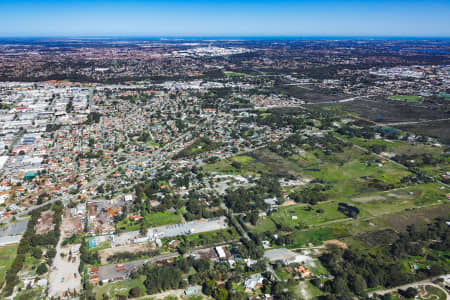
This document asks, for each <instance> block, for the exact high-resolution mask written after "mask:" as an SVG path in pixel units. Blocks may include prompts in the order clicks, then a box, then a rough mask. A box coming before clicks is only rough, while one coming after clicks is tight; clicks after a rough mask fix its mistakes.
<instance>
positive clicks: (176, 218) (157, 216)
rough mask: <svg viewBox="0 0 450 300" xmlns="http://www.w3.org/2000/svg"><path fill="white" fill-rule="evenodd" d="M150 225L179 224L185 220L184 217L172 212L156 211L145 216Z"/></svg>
mask: <svg viewBox="0 0 450 300" xmlns="http://www.w3.org/2000/svg"><path fill="white" fill-rule="evenodd" d="M145 220H146V221H147V222H148V225H149V226H150V227H156V226H163V225H169V224H177V223H181V222H182V221H183V219H182V217H181V216H180V215H178V214H176V213H172V212H167V211H166V212H156V213H151V214H148V215H146V216H145Z"/></svg>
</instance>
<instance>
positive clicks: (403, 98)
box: [389, 95, 422, 103]
mask: <svg viewBox="0 0 450 300" xmlns="http://www.w3.org/2000/svg"><path fill="white" fill-rule="evenodd" d="M389 99H391V100H400V101H407V102H411V103H417V102H420V101H422V97H421V96H406V95H400V96H392V97H390V98H389Z"/></svg>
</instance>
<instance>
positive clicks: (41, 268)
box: [36, 263, 48, 275]
mask: <svg viewBox="0 0 450 300" xmlns="http://www.w3.org/2000/svg"><path fill="white" fill-rule="evenodd" d="M47 271H48V269H47V265H46V264H44V263H42V264H40V265H39V266H38V267H37V269H36V273H37V274H38V275H42V274H44V273H47Z"/></svg>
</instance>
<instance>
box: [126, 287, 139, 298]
mask: <svg viewBox="0 0 450 300" xmlns="http://www.w3.org/2000/svg"><path fill="white" fill-rule="evenodd" d="M140 296H141V288H140V287H138V286H137V287H134V288H132V289H130V293H129V297H130V298H138V297H140Z"/></svg>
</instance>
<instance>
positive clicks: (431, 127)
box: [396, 116, 450, 144]
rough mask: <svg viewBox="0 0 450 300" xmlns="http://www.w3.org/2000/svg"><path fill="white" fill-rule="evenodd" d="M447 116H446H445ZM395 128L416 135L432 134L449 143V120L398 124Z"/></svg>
mask: <svg viewBox="0 0 450 300" xmlns="http://www.w3.org/2000/svg"><path fill="white" fill-rule="evenodd" d="M447 117H448V116H447ZM396 128H398V129H401V130H404V131H409V132H412V133H415V134H418V135H425V136H432V137H435V138H438V139H439V140H440V141H442V142H443V143H447V144H450V120H447V121H439V122H432V123H421V124H410V125H399V126H396Z"/></svg>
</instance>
